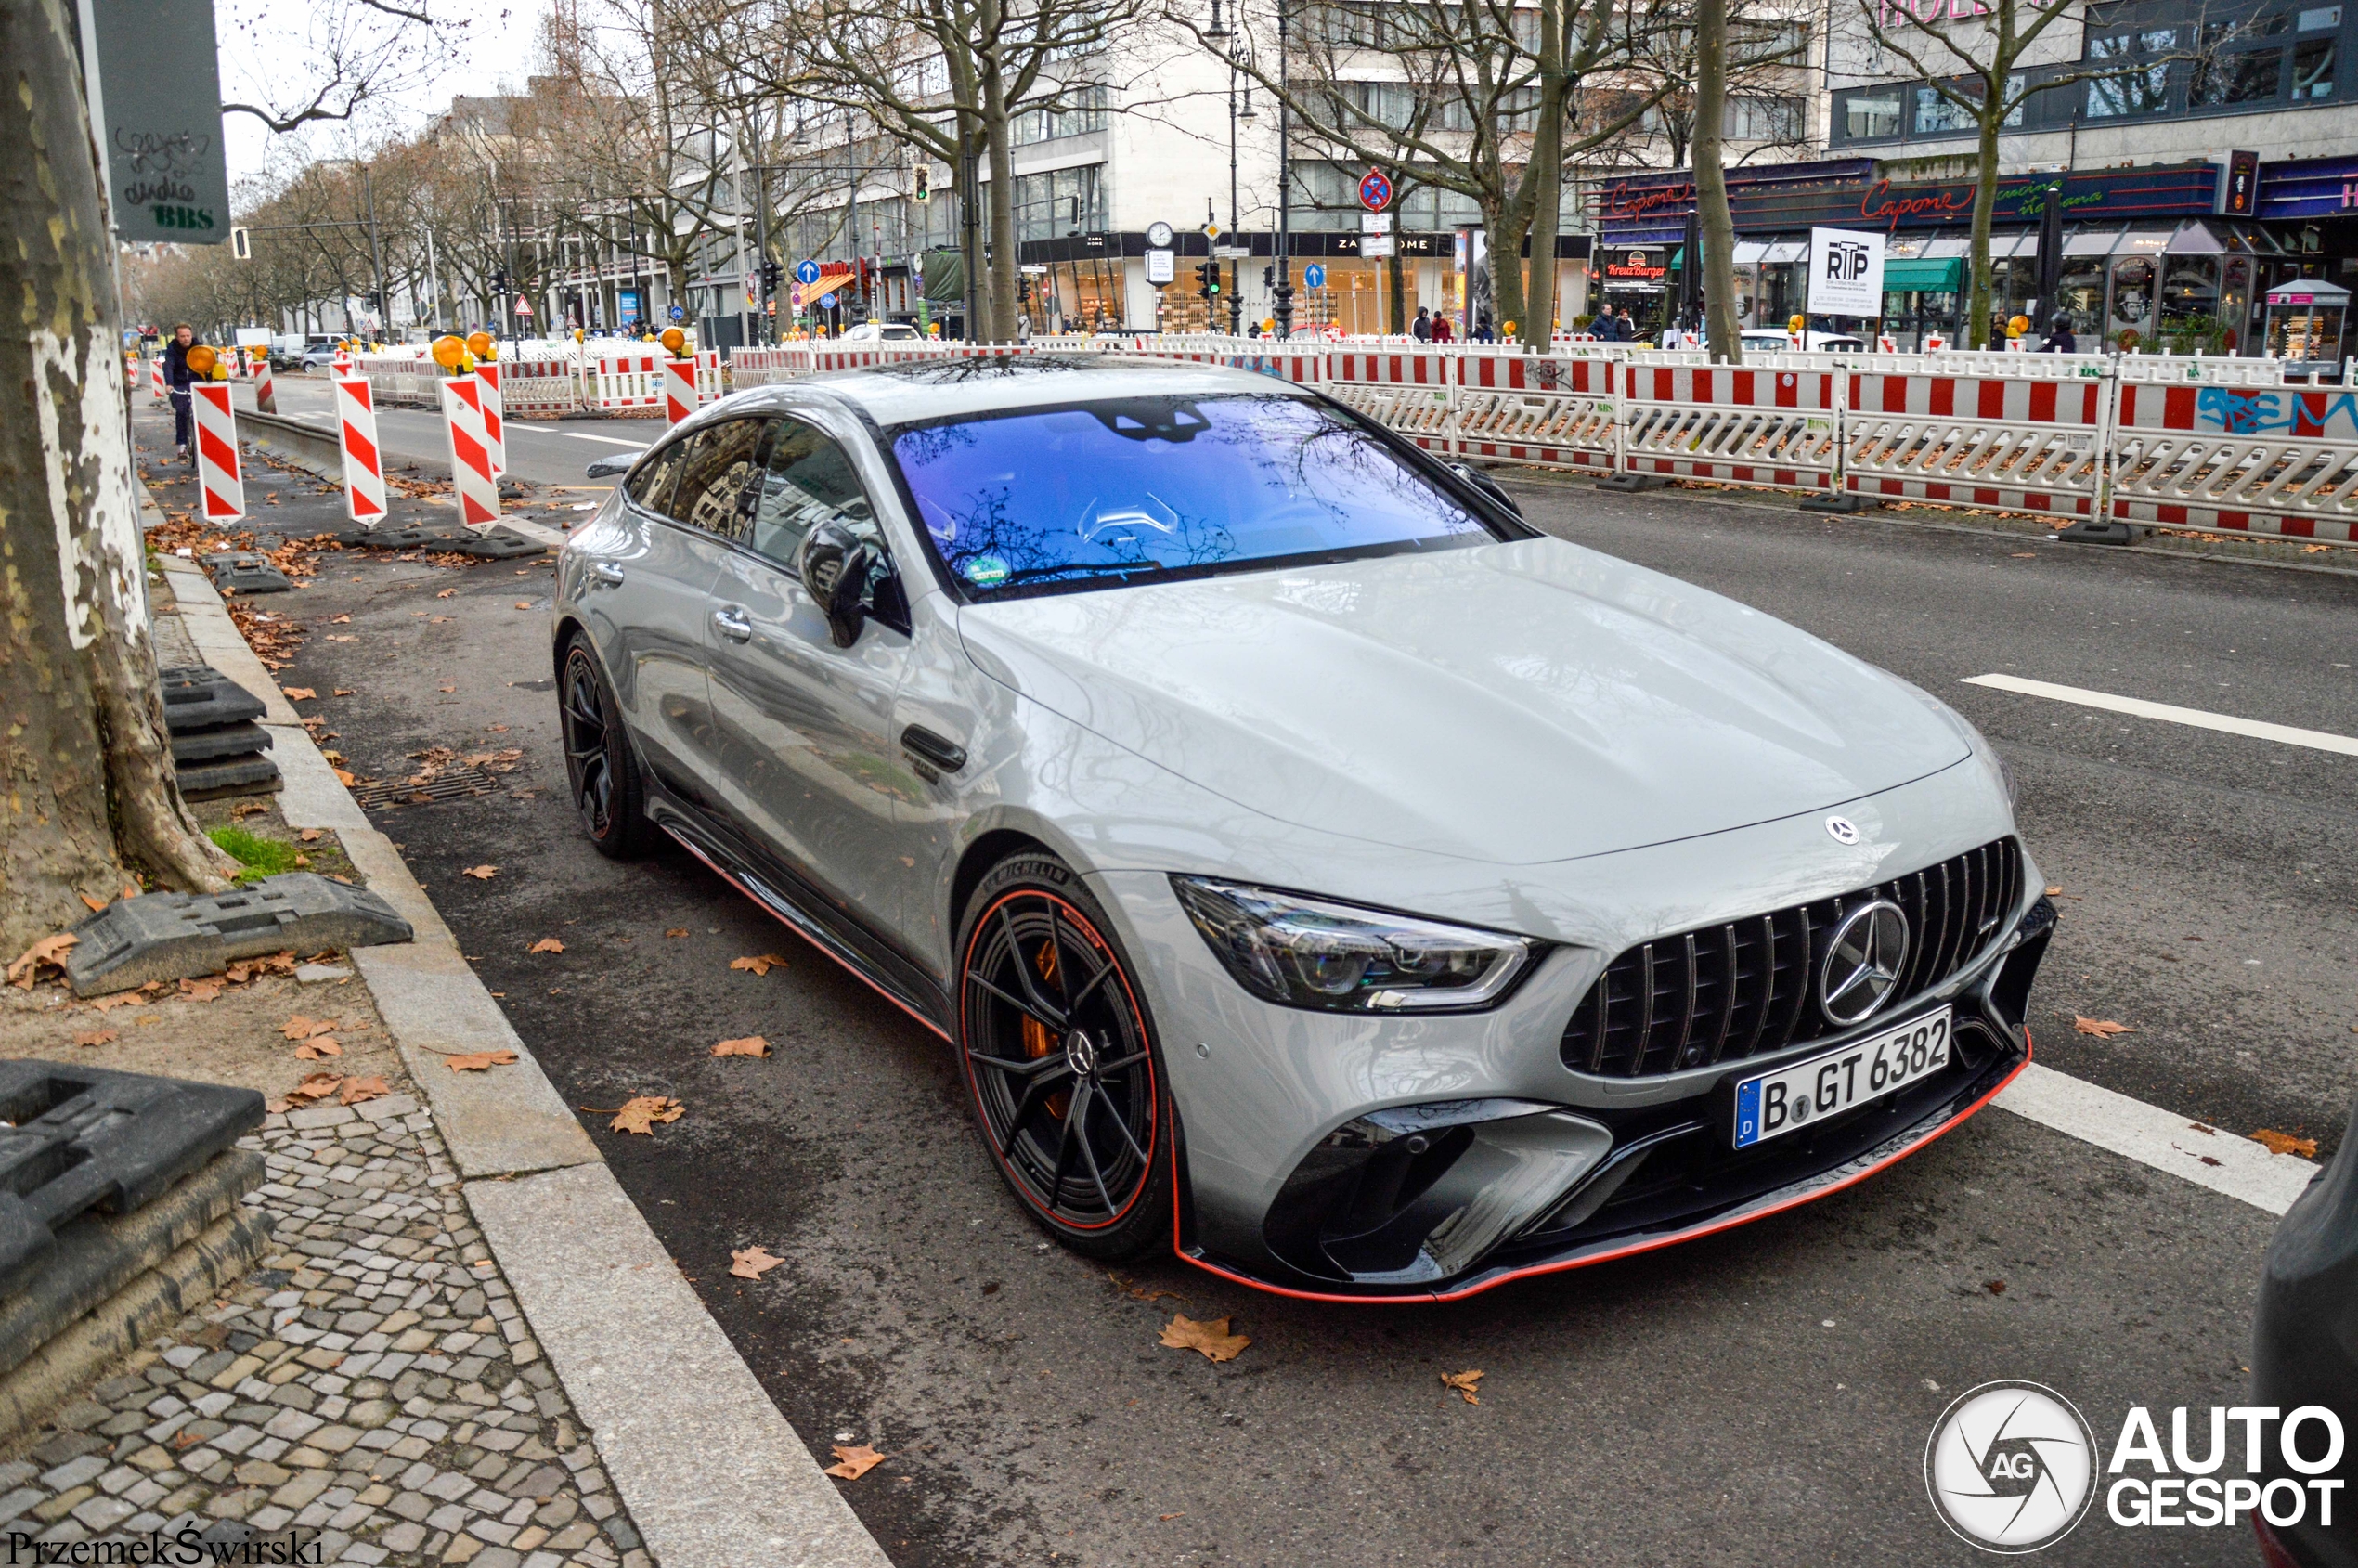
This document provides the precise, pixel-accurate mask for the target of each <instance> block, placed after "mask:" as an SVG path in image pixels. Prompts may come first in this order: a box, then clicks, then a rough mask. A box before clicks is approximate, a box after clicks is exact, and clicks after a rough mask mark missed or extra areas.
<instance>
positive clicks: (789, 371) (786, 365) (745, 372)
mask: <svg viewBox="0 0 2358 1568" xmlns="http://www.w3.org/2000/svg"><path fill="white" fill-rule="evenodd" d="M809 374H810V347H809V346H808V345H807V344H802V343H793V344H789V345H786V346H784V347H781V348H734V349H731V350H730V351H729V384H730V386H731V388H732V390H733V391H737V392H743V391H745V389H746V388H748V387H755V386H774V385H775V384H777V383H778V382H787V381H799V380H800V379H802V378H803V377H804V376H807V375H809Z"/></svg>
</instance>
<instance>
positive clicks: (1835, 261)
mask: <svg viewBox="0 0 2358 1568" xmlns="http://www.w3.org/2000/svg"><path fill="white" fill-rule="evenodd" d="M1883 247H1884V237H1883V236H1882V235H1880V234H1878V233H1876V232H1875V231H1874V230H1872V229H1856V228H1813V229H1811V230H1810V231H1809V311H1810V314H1811V315H1813V316H1880V315H1882V314H1883Z"/></svg>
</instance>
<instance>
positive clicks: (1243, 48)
mask: <svg viewBox="0 0 2358 1568" xmlns="http://www.w3.org/2000/svg"><path fill="white" fill-rule="evenodd" d="M1211 25H1212V26H1213V27H1214V28H1217V27H1219V25H1220V0H1212V6H1211ZM1205 36H1206V37H1213V36H1218V34H1216V33H1207V34H1205ZM1251 58H1252V51H1251V47H1250V45H1247V44H1246V43H1245V41H1244V40H1243V39H1241V38H1236V39H1232V40H1230V42H1229V45H1228V232H1229V233H1230V234H1231V235H1238V234H1242V233H1243V232H1244V228H1243V227H1242V226H1241V224H1240V223H1239V221H1238V214H1237V121H1239V120H1243V121H1245V122H1247V123H1250V122H1251V121H1252V120H1254V119H1256V118H1258V117H1257V116H1256V115H1255V114H1254V113H1253V111H1252V83H1251V81H1250V79H1247V80H1246V81H1245V82H1244V84H1243V94H1244V107H1243V108H1242V109H1241V110H1239V109H1238V108H1237V76H1238V67H1239V66H1240V65H1242V64H1245V63H1249V62H1250V59H1251ZM1234 242H1235V241H1234V240H1231V243H1234ZM1239 270H1241V269H1239ZM1236 281H1238V282H1241V279H1237V280H1236ZM1244 312H1245V292H1244V290H1243V289H1242V288H1241V287H1238V288H1231V289H1230V290H1229V291H1228V335H1229V336H1230V337H1234V336H1236V335H1237V331H1238V330H1240V329H1241V328H1242V326H1243V322H1244Z"/></svg>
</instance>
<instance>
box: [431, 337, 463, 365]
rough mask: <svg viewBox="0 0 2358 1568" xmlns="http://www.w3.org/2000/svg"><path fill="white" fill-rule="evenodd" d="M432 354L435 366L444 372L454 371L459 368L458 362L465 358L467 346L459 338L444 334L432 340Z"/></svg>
mask: <svg viewBox="0 0 2358 1568" xmlns="http://www.w3.org/2000/svg"><path fill="white" fill-rule="evenodd" d="M432 353H433V355H434V363H435V364H437V365H439V366H441V367H442V368H443V369H446V370H455V369H458V368H459V361H460V360H461V359H463V358H465V357H466V356H467V345H466V343H464V342H462V341H461V340H460V339H459V338H456V337H453V336H451V335H450V334H448V333H445V334H443V335H442V336H441V337H438V338H436V339H434V348H433V350H432Z"/></svg>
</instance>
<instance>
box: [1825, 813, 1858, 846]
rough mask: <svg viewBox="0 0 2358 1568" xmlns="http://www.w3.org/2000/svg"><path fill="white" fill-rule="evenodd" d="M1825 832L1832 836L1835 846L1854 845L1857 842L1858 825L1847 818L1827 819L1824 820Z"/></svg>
mask: <svg viewBox="0 0 2358 1568" xmlns="http://www.w3.org/2000/svg"><path fill="white" fill-rule="evenodd" d="M1826 831H1827V832H1828V833H1831V834H1833V839H1834V842H1835V843H1837V844H1856V843H1858V842H1859V824H1858V823H1854V822H1852V821H1851V820H1850V819H1849V818H1848V817H1828V818H1827V819H1826Z"/></svg>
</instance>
